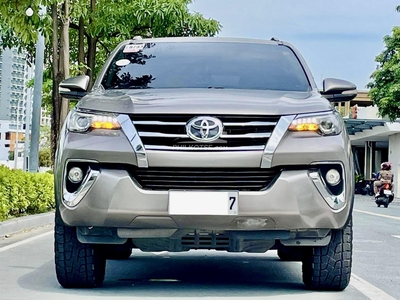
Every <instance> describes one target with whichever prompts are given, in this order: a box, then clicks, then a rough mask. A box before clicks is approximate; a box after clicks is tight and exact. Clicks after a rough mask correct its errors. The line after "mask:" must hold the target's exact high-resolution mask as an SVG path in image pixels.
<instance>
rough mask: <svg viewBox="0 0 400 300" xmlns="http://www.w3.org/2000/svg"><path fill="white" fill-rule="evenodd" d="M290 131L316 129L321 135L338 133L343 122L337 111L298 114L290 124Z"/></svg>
mask: <svg viewBox="0 0 400 300" xmlns="http://www.w3.org/2000/svg"><path fill="white" fill-rule="evenodd" d="M289 130H290V131H314V132H317V133H319V134H321V135H337V134H339V133H341V132H342V130H343V122H342V120H341V117H340V116H339V114H338V113H337V112H329V113H320V114H308V115H298V116H297V117H296V119H294V120H293V121H292V123H291V124H290V126H289Z"/></svg>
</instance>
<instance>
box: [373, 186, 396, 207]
mask: <svg viewBox="0 0 400 300" xmlns="http://www.w3.org/2000/svg"><path fill="white" fill-rule="evenodd" d="M393 199H394V193H393V192H392V184H390V183H384V184H383V185H382V186H381V187H380V188H379V189H378V194H377V195H376V196H375V203H376V205H377V206H378V207H381V205H383V206H384V207H385V208H387V207H388V206H389V204H390V203H391V202H392V201H393Z"/></svg>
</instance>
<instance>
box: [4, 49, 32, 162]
mask: <svg viewBox="0 0 400 300" xmlns="http://www.w3.org/2000/svg"><path fill="white" fill-rule="evenodd" d="M31 76H32V69H31V68H30V67H29V66H28V64H27V61H26V55H25V54H24V53H18V51H17V50H16V49H5V50H4V51H3V52H2V54H1V55H0V85H1V88H0V123H1V125H0V126H1V137H0V160H6V159H7V158H8V152H9V151H13V149H14V145H15V138H16V131H17V126H18V131H19V134H18V137H19V140H22V139H23V137H24V135H23V132H24V129H23V128H24V123H25V119H26V106H27V101H28V98H29V101H32V99H31V97H28V95H29V93H28V88H27V83H28V81H29V79H30V78H31ZM7 132H8V133H7ZM6 135H7V137H8V138H9V140H6V139H5V138H6Z"/></svg>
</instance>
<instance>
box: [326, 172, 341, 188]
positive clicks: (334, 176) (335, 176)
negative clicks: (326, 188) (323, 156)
mask: <svg viewBox="0 0 400 300" xmlns="http://www.w3.org/2000/svg"><path fill="white" fill-rule="evenodd" d="M325 179H326V182H327V183H328V184H329V185H331V186H335V185H338V184H339V182H340V173H339V171H338V170H335V169H330V170H329V171H328V172H326V175H325Z"/></svg>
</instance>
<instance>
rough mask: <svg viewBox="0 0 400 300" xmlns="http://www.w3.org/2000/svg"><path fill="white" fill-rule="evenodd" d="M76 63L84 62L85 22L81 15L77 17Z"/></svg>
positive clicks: (81, 63)
mask: <svg viewBox="0 0 400 300" xmlns="http://www.w3.org/2000/svg"><path fill="white" fill-rule="evenodd" d="M78 34H79V35H78V64H79V65H83V64H85V23H84V20H83V17H80V18H79V32H78Z"/></svg>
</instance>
